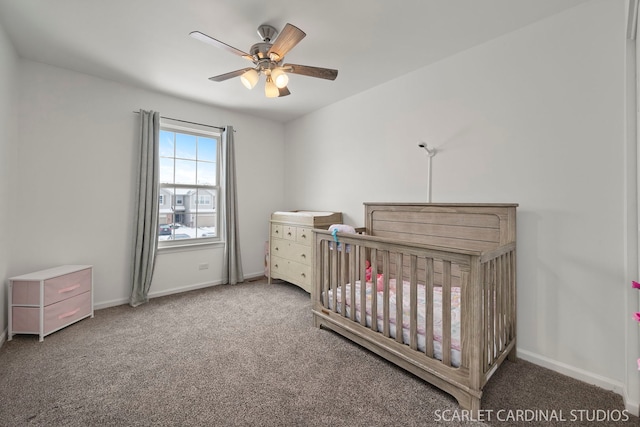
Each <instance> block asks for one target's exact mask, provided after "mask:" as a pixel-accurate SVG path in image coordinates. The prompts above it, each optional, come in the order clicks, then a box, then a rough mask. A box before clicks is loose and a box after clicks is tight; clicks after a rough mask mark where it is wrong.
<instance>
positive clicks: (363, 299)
mask: <svg viewBox="0 0 640 427" xmlns="http://www.w3.org/2000/svg"><path fill="white" fill-rule="evenodd" d="M366 256H367V254H366V252H365V253H363V254H362V262H361V265H360V269H361V270H360V324H361V325H362V326H367V309H366V307H367V280H366V278H367V267H366V259H365V258H366Z"/></svg>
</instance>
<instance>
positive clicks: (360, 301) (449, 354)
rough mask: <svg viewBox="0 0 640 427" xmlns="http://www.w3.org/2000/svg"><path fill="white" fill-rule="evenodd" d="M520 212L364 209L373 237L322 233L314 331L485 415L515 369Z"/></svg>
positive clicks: (502, 208)
mask: <svg viewBox="0 0 640 427" xmlns="http://www.w3.org/2000/svg"><path fill="white" fill-rule="evenodd" d="M516 207H517V205H516V204H452V203H445V204H442V203H428V204H408V203H365V211H366V219H365V226H366V228H365V232H364V234H351V233H337V234H332V233H331V232H329V231H325V230H314V245H313V250H314V254H313V257H314V258H313V259H314V267H313V292H312V295H311V298H312V299H313V317H314V323H315V325H316V326H318V327H322V326H323V327H325V328H328V329H331V330H333V331H335V332H337V333H339V334H341V335H343V336H345V337H346V338H348V339H350V340H352V341H354V342H356V343H358V344H360V345H361V346H363V347H365V348H367V349H369V350H371V351H373V352H375V353H377V354H378V355H380V356H382V357H383V358H385V359H387V360H389V361H390V362H392V363H395V364H396V365H398V366H400V367H402V368H404V369H406V370H407V371H409V372H412V373H413V374H415V375H417V376H418V377H420V378H422V379H424V380H425V381H427V382H429V383H431V384H433V385H435V386H436V387H438V388H440V389H442V390H444V391H446V392H447V393H450V394H451V395H452V396H453V397H455V398H456V399H457V400H458V403H459V405H460V406H461V407H462V408H463V409H468V410H470V411H474V412H475V411H477V410H479V409H480V399H481V397H482V389H483V387H484V385H485V384H486V383H487V381H488V380H489V378H490V377H491V375H492V374H493V373H494V372H495V370H496V369H497V368H498V366H499V365H500V364H501V363H502V361H504V359H505V358H507V357H508V358H509V359H511V360H515V352H516ZM367 265H370V268H369V269H367ZM368 273H369V275H370V276H371V278H372V279H371V282H370V284H369V285H365V282H366V280H365V279H366V277H367V274H368ZM378 275H381V276H380V278H378ZM401 283H402V284H404V286H399V285H400V284H401ZM420 292H422V293H421V294H420ZM374 294H375V295H374ZM419 295H425V297H426V301H424V300H422V299H421V298H419ZM391 296H392V298H391V299H390V297H391ZM438 296H440V300H439V303H438V299H437V297H438ZM452 297H454V298H452ZM455 297H459V299H458V300H455ZM368 298H369V299H368ZM393 299H395V302H393ZM452 299H453V302H452ZM419 300H420V301H421V303H420V304H419V302H418V301H419ZM390 301H392V302H390ZM434 301H436V303H438V304H434ZM456 301H458V303H456ZM453 305H455V309H456V310H459V311H457V312H456V311H454V310H453V308H454V307H453ZM358 306H359V307H358ZM440 306H441V309H440ZM363 307H364V308H365V309H366V310H367V311H368V312H370V315H368V314H367V313H366V312H361V311H362V308H363ZM434 311H435V313H434ZM452 313H454V315H453V316H452ZM458 314H459V316H460V317H459V319H458V318H457V315H458ZM376 318H377V320H376ZM395 319H403V320H404V321H395ZM434 319H438V321H437V322H436V321H435V320H434ZM392 320H394V321H395V323H394V322H392ZM452 322H453V323H452ZM422 323H424V324H422ZM454 325H455V326H454ZM452 327H453V329H454V331H455V334H452ZM419 331H422V332H419ZM436 332H437V333H436ZM436 335H438V336H437V337H436ZM421 342H422V343H423V344H422V345H419V343H421ZM454 342H455V343H457V347H458V349H457V350H455V349H454V348H453V347H452V343H454ZM436 346H439V347H440V348H441V351H440V354H437V352H436V351H435V350H434V348H435V347H436ZM449 349H451V351H448V350H449ZM456 355H457V357H456ZM456 359H457V360H456ZM454 362H455V363H454Z"/></svg>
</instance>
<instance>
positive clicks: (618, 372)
mask: <svg viewBox="0 0 640 427" xmlns="http://www.w3.org/2000/svg"><path fill="white" fill-rule="evenodd" d="M624 24H625V8H624V2H610V1H606V0H594V1H592V2H590V3H587V4H586V5H583V6H579V7H577V8H574V9H571V10H569V11H567V12H565V13H562V14H560V15H556V16H553V17H550V18H548V19H545V20H543V21H540V22H538V23H536V24H533V25H531V26H528V27H526V28H523V29H521V30H518V31H516V32H514V33H511V34H508V35H506V36H503V37H500V38H498V39H495V40H493V41H491V42H488V43H486V44H483V45H481V46H478V47H476V48H473V49H470V50H468V51H465V52H463V53H461V54H458V55H456V56H454V57H451V58H448V59H445V60H443V61H441V62H439V63H436V64H434V65H432V66H429V67H426V68H423V69H421V70H418V71H416V72H414V73H411V74H409V75H406V76H404V77H402V78H398V79H396V80H393V81H390V82H388V83H386V84H384V85H381V86H379V87H376V88H374V89H372V90H369V91H368V92H365V93H362V94H359V95H356V96H353V97H351V98H349V99H347V100H344V101H342V102H339V103H336V104H333V105H331V106H329V107H327V108H325V109H323V110H320V111H317V112H315V113H313V114H310V115H308V116H306V117H303V118H301V119H299V120H296V121H294V122H290V123H288V124H287V126H286V129H285V138H286V148H285V152H286V155H287V164H288V165H291V167H290V168H289V169H288V170H287V177H286V181H285V182H286V186H285V191H286V205H287V208H290V209H318V210H338V211H343V212H344V213H345V214H346V215H345V220H346V221H347V222H349V223H351V224H353V225H356V226H361V225H363V222H364V214H363V206H362V203H363V202H367V201H426V180H427V175H426V170H425V168H426V165H427V157H426V154H425V153H424V151H422V150H421V149H419V148H418V147H417V143H418V141H420V140H423V141H426V142H427V143H428V144H429V145H430V146H435V147H436V148H437V150H438V154H437V155H436V157H435V158H434V159H433V201H434V202H516V203H519V204H520V207H519V209H518V236H517V237H518V352H519V354H520V356H522V357H524V358H526V359H529V360H532V361H534V362H536V363H540V364H542V365H545V366H549V367H552V368H554V369H557V370H560V371H562V372H565V373H567V374H569V375H572V376H575V377H577V378H580V379H583V380H586V381H589V382H593V383H596V384H598V385H601V386H603V387H608V388H611V389H614V390H616V391H618V392H622V389H623V388H624V383H625V372H626V370H627V369H626V368H627V367H628V365H629V364H632V363H633V364H635V359H634V360H627V358H626V357H625V324H626V322H629V321H630V313H628V312H626V311H625V310H624V309H623V308H625V307H626V305H625V294H626V289H627V287H628V283H627V282H626V280H625V278H626V277H627V276H626V274H627V271H626V260H625V255H626V252H625V251H626V246H625V245H626V241H625V233H626V231H627V229H626V226H627V224H626V223H625V221H624V219H625V212H626V211H625V209H626V205H625V191H624V188H625V180H626V179H627V177H626V176H625V172H624V170H625V159H624V153H625V143H626V140H625V114H626V113H625V99H626V98H625V26H624ZM634 232H635V231H634ZM636 347H637V343H636ZM637 350H639V351H638V356H640V349H637ZM636 396H637V394H636ZM636 400H637V397H636ZM633 404H635V405H636V408H637V401H636V402H635V403H633Z"/></svg>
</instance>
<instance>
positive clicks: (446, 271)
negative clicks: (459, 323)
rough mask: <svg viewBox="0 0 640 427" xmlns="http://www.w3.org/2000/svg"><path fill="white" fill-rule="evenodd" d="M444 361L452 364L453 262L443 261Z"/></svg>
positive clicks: (448, 364)
mask: <svg viewBox="0 0 640 427" xmlns="http://www.w3.org/2000/svg"><path fill="white" fill-rule="evenodd" d="M442 363H444V364H445V365H447V366H451V262H450V261H443V263H442Z"/></svg>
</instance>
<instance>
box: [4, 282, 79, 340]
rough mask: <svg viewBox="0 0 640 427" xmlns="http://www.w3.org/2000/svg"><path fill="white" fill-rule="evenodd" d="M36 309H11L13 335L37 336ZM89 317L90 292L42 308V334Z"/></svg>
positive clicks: (37, 320)
mask: <svg viewBox="0 0 640 427" xmlns="http://www.w3.org/2000/svg"><path fill="white" fill-rule="evenodd" d="M39 311H40V309H39V308H38V307H13V308H12V313H11V316H12V323H13V332H14V333H17V334H19V333H28V334H37V333H39V331H40V325H39V324H38V323H39V319H40V314H39ZM89 315H91V292H85V293H82V294H80V295H76V296H74V297H72V298H68V299H66V300H63V301H60V302H57V303H55V304H51V305H49V306H47V307H44V331H43V333H44V334H48V333H50V332H52V331H55V330H56V329H60V328H62V327H63V326H66V325H69V324H70V323H73V322H76V321H78V320H80V319H82V318H83V317H87V316H89Z"/></svg>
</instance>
